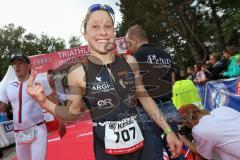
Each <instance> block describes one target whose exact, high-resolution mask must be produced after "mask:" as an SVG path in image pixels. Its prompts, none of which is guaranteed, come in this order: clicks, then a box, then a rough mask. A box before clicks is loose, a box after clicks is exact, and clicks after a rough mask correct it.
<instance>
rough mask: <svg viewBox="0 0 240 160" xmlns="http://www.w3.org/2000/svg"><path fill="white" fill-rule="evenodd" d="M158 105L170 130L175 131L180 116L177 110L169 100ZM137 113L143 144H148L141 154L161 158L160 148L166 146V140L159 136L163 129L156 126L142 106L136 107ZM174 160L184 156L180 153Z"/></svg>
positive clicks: (181, 159) (161, 151) (156, 158)
mask: <svg viewBox="0 0 240 160" xmlns="http://www.w3.org/2000/svg"><path fill="white" fill-rule="evenodd" d="M158 106H159V108H160V110H161V112H162V113H163V115H164V117H165V119H166V120H167V122H168V124H169V125H170V127H171V128H172V130H173V131H174V132H175V133H177V132H178V126H177V123H178V121H179V118H180V117H179V113H178V110H177V109H176V108H175V106H174V105H173V103H172V102H171V101H167V102H164V103H161V102H160V103H159V104H158ZM138 113H139V116H140V118H141V121H142V124H143V132H144V139H145V145H146V146H148V150H147V152H146V151H143V156H146V157H147V156H148V157H149V159H151V160H161V159H163V149H162V148H163V147H165V148H166V141H165V142H164V140H163V139H162V138H161V135H162V134H163V130H162V129H161V128H160V127H159V126H157V124H155V122H153V120H152V119H151V118H150V117H149V116H148V115H147V113H146V112H145V110H144V109H143V108H142V107H138ZM166 150H167V149H166ZM174 160H184V156H183V155H181V156H180V157H178V158H176V159H174Z"/></svg>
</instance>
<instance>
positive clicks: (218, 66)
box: [209, 53, 226, 80]
mask: <svg viewBox="0 0 240 160" xmlns="http://www.w3.org/2000/svg"><path fill="white" fill-rule="evenodd" d="M209 59H210V63H211V65H212V66H211V74H212V80H217V79H220V78H223V77H222V76H221V75H220V73H222V72H223V71H224V70H225V68H226V67H225V65H224V63H223V62H222V61H220V56H219V55H218V54H216V53H212V54H210V55H209Z"/></svg>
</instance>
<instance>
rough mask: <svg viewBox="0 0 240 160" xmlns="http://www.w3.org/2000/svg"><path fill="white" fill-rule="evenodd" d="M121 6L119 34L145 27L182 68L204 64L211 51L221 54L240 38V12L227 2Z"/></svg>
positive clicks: (171, 0)
mask: <svg viewBox="0 0 240 160" xmlns="http://www.w3.org/2000/svg"><path fill="white" fill-rule="evenodd" d="M231 1H232V0H231ZM235 4H236V3H235ZM118 5H119V6H120V11H121V12H122V15H123V21H122V23H121V24H118V32H117V35H118V36H123V35H124V34H125V32H126V30H127V28H128V27H130V26H131V25H134V24H139V25H142V26H143V28H145V30H146V31H147V34H148V38H149V40H150V42H152V43H154V44H155V45H156V46H163V47H164V48H165V49H167V50H168V51H169V52H170V53H171V54H172V55H173V57H174V59H175V61H176V62H177V63H178V66H179V67H181V68H182V67H184V65H191V64H193V63H204V62H205V61H206V59H207V58H208V55H209V53H210V52H212V51H222V50H223V49H224V48H225V45H227V44H229V41H234V40H236V39H237V38H238V37H239V36H237V35H239V34H238V32H239V24H240V23H239V21H240V19H239V13H240V10H239V8H238V7H234V6H233V5H234V3H233V4H231V2H228V1H227V2H226V1H224V0H206V1H205V0H184V1H182V0H148V1H144V0H138V1H137V0H131V1H128V0H120V4H118ZM238 6H239V4H238ZM229 18H230V19H231V20H229ZM227 19H228V20H227ZM186 62H188V63H186Z"/></svg>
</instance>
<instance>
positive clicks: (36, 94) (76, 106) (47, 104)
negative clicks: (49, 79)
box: [27, 66, 86, 121]
mask: <svg viewBox="0 0 240 160" xmlns="http://www.w3.org/2000/svg"><path fill="white" fill-rule="evenodd" d="M36 75H37V73H36V71H32V72H31V75H30V78H29V81H28V86H27V93H28V94H29V95H30V96H31V97H32V98H33V99H34V100H35V101H37V102H38V104H39V105H40V106H41V107H42V108H43V109H46V110H47V111H48V112H50V113H52V114H53V115H55V116H56V117H58V118H59V119H62V120H64V121H74V120H76V119H77V117H78V114H79V113H80V111H81V107H82V106H83V99H82V94H83V89H82V88H83V87H85V84H86V83H85V81H84V77H85V72H84V70H83V67H82V66H77V67H76V66H75V67H72V68H71V69H70V71H69V75H68V85H69V88H70V96H69V101H68V105H67V106H57V104H55V103H53V102H51V101H50V100H48V99H47V97H46V95H45V93H44V89H43V87H42V86H41V84H40V83H38V82H36V83H35V82H34V80H35V78H36Z"/></svg>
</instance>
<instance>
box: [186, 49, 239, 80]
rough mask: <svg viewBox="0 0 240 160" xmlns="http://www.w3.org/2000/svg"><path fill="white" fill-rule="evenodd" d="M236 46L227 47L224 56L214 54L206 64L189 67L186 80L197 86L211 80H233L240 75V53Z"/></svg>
mask: <svg viewBox="0 0 240 160" xmlns="http://www.w3.org/2000/svg"><path fill="white" fill-rule="evenodd" d="M239 51H240V50H239V48H237V47H235V46H227V47H226V49H225V50H224V51H223V53H222V54H220V53H212V54H210V55H209V60H207V61H206V63H205V64H195V65H194V66H189V67H187V71H186V72H187V77H186V79H189V80H192V81H193V82H194V83H195V84H202V83H205V82H207V81H210V80H218V79H223V78H233V77H237V76H239V75H240V52H239Z"/></svg>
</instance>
